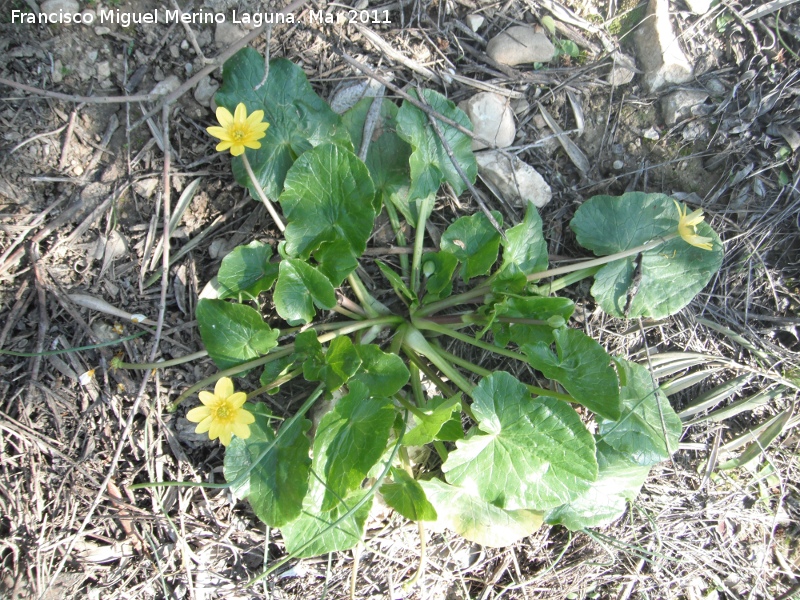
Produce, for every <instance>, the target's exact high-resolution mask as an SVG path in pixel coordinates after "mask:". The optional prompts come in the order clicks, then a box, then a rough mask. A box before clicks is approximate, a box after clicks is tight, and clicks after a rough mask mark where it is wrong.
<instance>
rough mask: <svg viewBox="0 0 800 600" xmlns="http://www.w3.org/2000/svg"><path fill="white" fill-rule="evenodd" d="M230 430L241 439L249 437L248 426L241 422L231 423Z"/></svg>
mask: <svg viewBox="0 0 800 600" xmlns="http://www.w3.org/2000/svg"><path fill="white" fill-rule="evenodd" d="M231 430H232V431H233V434H234V435H235V436H236V437H238V438H241V439H243V440H246V439H247V438H249V437H250V428H249V427H248V426H247V425H244V424H242V423H234V424H233V425H231Z"/></svg>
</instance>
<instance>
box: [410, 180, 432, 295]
mask: <svg viewBox="0 0 800 600" xmlns="http://www.w3.org/2000/svg"><path fill="white" fill-rule="evenodd" d="M433 202H434V195H433V194H431V195H430V196H428V197H427V198H425V199H424V200H423V201H422V202H421V203H420V204H419V218H418V219H417V229H416V231H415V232H414V235H415V237H414V255H413V256H412V258H411V282H410V283H411V291H412V292H414V293H415V294H417V297H419V281H420V279H419V271H420V266H421V264H420V263H421V262H422V250H423V248H424V247H425V223H426V222H427V221H428V217H429V216H430V214H431V212H433Z"/></svg>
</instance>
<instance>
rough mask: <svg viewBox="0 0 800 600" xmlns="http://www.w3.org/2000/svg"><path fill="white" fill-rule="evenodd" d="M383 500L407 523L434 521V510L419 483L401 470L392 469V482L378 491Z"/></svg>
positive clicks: (385, 484)
mask: <svg viewBox="0 0 800 600" xmlns="http://www.w3.org/2000/svg"><path fill="white" fill-rule="evenodd" d="M380 492H381V494H382V495H383V499H384V501H385V502H386V504H388V505H389V506H391V507H392V508H393V509H394V510H396V511H397V512H398V513H400V514H401V515H403V516H404V517H405V518H406V519H408V520H409V521H435V520H436V517H437V515H436V509H435V508H433V505H432V504H431V503H430V502H428V499H427V498H426V497H425V492H424V491H423V489H422V486H420V484H419V482H418V481H417V480H416V479H414V478H413V477H411V475H409V474H408V473H406V472H405V471H404V470H402V469H395V468H392V481H391V482H389V483H384V484H383V485H382V486H381V489H380Z"/></svg>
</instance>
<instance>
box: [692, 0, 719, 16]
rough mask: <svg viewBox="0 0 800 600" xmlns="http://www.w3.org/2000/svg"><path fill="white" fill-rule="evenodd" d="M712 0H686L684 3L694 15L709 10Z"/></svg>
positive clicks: (702, 13)
mask: <svg viewBox="0 0 800 600" xmlns="http://www.w3.org/2000/svg"><path fill="white" fill-rule="evenodd" d="M712 1H713V0H686V5H687V6H688V7H689V10H691V11H692V12H693V13H694V14H696V15H704V14H706V13H707V12H708V11H709V10H711V3H712Z"/></svg>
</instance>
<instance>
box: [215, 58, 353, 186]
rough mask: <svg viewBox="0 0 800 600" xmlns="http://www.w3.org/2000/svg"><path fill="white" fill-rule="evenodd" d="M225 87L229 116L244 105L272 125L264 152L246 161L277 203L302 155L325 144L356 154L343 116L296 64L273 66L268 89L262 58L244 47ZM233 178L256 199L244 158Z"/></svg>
mask: <svg viewBox="0 0 800 600" xmlns="http://www.w3.org/2000/svg"><path fill="white" fill-rule="evenodd" d="M222 79H223V82H224V83H223V84H222V87H221V88H220V89H219V91H218V92H217V95H216V98H215V99H216V102H217V104H218V105H219V106H224V107H225V108H227V109H228V110H229V111H231V113H233V112H234V110H235V109H236V105H237V104H239V103H240V102H243V103H244V104H245V105H246V106H247V112H248V113H252V112H253V111H256V110H263V111H264V120H265V121H267V122H268V123H269V129H267V135H266V137H264V138H262V139H261V140H260V143H261V148H260V149H258V150H247V157H248V159H249V161H250V164H251V166H252V167H253V171H254V173H255V175H256V177H257V178H258V180H259V182H260V183H261V187H262V188H263V189H264V192H266V194H267V196H268V197H269V198H272V199H275V198H277V197H278V196H279V195H280V193H281V191H282V190H283V181H284V178H285V177H286V172H287V171H288V170H289V168H290V167H291V166H292V164H293V163H294V161H295V160H296V159H297V157H298V156H300V155H302V154H303V153H304V152H306V151H307V150H309V149H310V148H312V147H313V146H317V145H319V144H322V143H326V142H333V143H336V144H339V145H341V146H343V147H345V148H348V149H352V145H351V144H350V136H349V135H348V134H347V130H346V129H345V128H344V127H342V125H341V122H340V120H339V116H338V115H337V114H336V113H334V112H333V111H332V110H331V109H330V107H329V106H328V104H327V103H326V102H325V101H323V100H322V98H320V97H319V96H317V94H316V93H315V92H314V90H313V89H312V88H311V86H310V85H309V83H308V80H307V79H306V75H305V73H303V70H302V69H301V68H300V67H298V66H297V65H294V64H292V63H291V62H289V61H288V60H286V59H282V58H280V59H276V60H273V61H270V66H269V77H268V78H267V80H266V82H264V85H262V86H261V87H258V86H259V84H260V83H261V81H262V80H263V79H264V57H263V56H261V54H260V53H258V52H257V51H256V50H254V49H253V48H243V49H242V50H239V52H237V53H236V54H234V55H233V56H232V57H231V58H229V59H228V60H227V61H225V65H224V66H223V69H222ZM233 173H234V175H235V177H236V181H238V182H239V183H240V184H241V185H243V186H246V187H248V188H249V189H250V191H251V195H252V196H253V197H254V198H257V197H258V195H257V194H256V192H255V189H254V188H253V186H252V184H251V183H250V178H249V176H248V175H247V171H246V170H245V167H244V163H243V162H242V159H241V158H240V157H234V159H233Z"/></svg>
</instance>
